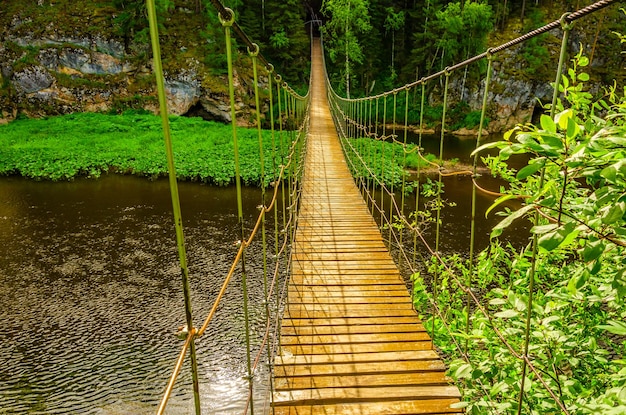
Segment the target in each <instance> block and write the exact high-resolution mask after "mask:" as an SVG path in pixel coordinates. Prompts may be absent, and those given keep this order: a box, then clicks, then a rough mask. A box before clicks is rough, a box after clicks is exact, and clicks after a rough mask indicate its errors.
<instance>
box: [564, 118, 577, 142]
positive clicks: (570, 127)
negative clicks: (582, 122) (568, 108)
mask: <svg viewBox="0 0 626 415" xmlns="http://www.w3.org/2000/svg"><path fill="white" fill-rule="evenodd" d="M579 133H580V127H579V126H578V124H577V123H576V121H575V120H574V119H573V118H570V119H569V120H567V138H568V139H570V140H571V139H573V138H574V137H576V136H577V135H578V134H579Z"/></svg>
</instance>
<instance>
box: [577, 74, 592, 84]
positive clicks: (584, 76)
mask: <svg viewBox="0 0 626 415" xmlns="http://www.w3.org/2000/svg"><path fill="white" fill-rule="evenodd" d="M578 80H579V81H581V82H587V81H588V80H589V74H588V73H585V72H581V73H579V74H578Z"/></svg>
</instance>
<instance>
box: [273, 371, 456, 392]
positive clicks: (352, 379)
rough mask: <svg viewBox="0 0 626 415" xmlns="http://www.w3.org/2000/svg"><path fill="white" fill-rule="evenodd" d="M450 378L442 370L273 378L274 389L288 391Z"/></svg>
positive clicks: (421, 382)
mask: <svg viewBox="0 0 626 415" xmlns="http://www.w3.org/2000/svg"><path fill="white" fill-rule="evenodd" d="M449 384H450V379H449V378H448V377H446V375H445V373H444V372H443V371H433V372H414V373H410V372H405V373H376V374H362V373H359V374H358V375H326V376H296V377H277V378H275V379H274V390H276V391H288V390H292V389H314V388H355V387H360V386H362V387H376V386H404V385H406V386H418V385H432V386H434V385H449Z"/></svg>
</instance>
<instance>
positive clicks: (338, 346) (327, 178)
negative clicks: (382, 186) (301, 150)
mask: <svg viewBox="0 0 626 415" xmlns="http://www.w3.org/2000/svg"><path fill="white" fill-rule="evenodd" d="M322 65H323V64H322V60H321V52H320V47H319V45H318V44H316V45H314V49H313V80H312V88H313V89H312V94H313V95H312V104H311V105H312V106H311V127H310V133H309V141H308V148H307V156H306V164H305V166H306V167H305V169H306V170H305V173H304V177H303V182H302V187H303V193H302V199H301V206H300V210H299V212H300V214H299V220H298V228H297V231H296V237H295V242H294V246H293V247H292V263H293V270H292V276H291V281H290V285H289V296H288V305H287V308H286V310H285V314H284V318H283V323H282V330H281V351H280V355H279V356H278V357H277V358H276V360H275V368H274V376H275V392H274V396H273V410H274V413H275V414H411V413H412V414H447V413H459V412H462V411H461V410H459V409H452V408H450V404H452V403H455V402H458V401H459V397H460V394H459V390H458V389H457V387H456V386H453V385H451V383H450V381H449V379H448V378H446V376H445V373H444V372H445V367H444V364H443V362H442V361H441V359H439V357H438V355H437V353H435V351H433V349H432V344H431V340H430V337H429V336H428V333H426V331H425V330H424V327H423V326H422V324H421V323H420V321H419V319H418V317H417V314H416V313H415V311H414V310H413V309H412V307H411V299H410V297H409V294H408V292H407V289H406V286H405V284H404V282H403V280H402V278H401V276H400V273H399V271H398V269H397V268H396V265H395V263H394V261H393V260H392V258H391V256H390V255H389V253H388V251H387V249H386V248H385V246H384V244H383V241H382V237H381V234H380V232H379V230H378V227H377V225H376V223H375V222H374V219H373V218H372V216H371V215H370V213H369V211H368V209H367V206H366V205H365V202H364V201H363V198H362V197H361V195H360V193H359V191H358V189H357V188H356V186H355V184H354V182H353V180H352V177H351V176H350V173H349V171H348V168H347V166H346V162H345V160H344V157H343V155H342V152H341V148H340V144H339V141H338V137H337V133H336V131H335V128H334V125H333V122H332V118H331V115H330V111H329V109H328V102H327V100H326V95H325V91H324V78H323V67H322Z"/></svg>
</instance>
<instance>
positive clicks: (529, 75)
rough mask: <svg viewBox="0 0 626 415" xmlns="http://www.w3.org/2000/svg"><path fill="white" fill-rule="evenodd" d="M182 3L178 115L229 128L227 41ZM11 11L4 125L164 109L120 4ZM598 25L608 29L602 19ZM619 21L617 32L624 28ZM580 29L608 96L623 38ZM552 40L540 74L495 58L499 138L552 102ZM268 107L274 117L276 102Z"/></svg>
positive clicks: (246, 99) (0, 85) (175, 41)
mask: <svg viewBox="0 0 626 415" xmlns="http://www.w3.org/2000/svg"><path fill="white" fill-rule="evenodd" d="M106 3H107V2H105V4H106ZM108 3H111V4H113V3H115V2H108ZM121 3H124V2H121ZM175 4H176V7H174V8H173V9H171V10H169V11H168V13H167V16H165V17H164V21H163V30H162V37H161V39H162V51H163V55H164V65H165V70H166V75H165V78H166V79H165V81H166V88H167V94H168V107H169V110H170V111H171V112H172V113H174V114H179V115H182V114H190V115H196V116H202V117H203V118H206V119H211V120H218V121H224V122H228V121H230V109H229V105H228V97H227V91H226V85H227V81H226V78H225V76H224V75H219V74H217V75H216V74H215V66H216V65H218V64H217V63H216V62H215V61H211V58H208V57H207V56H208V55H207V50H209V49H210V46H211V45H215V44H216V42H222V39H211V38H210V37H207V36H206V34H204V32H203V30H205V28H206V25H207V21H206V19H205V18H203V17H202V14H201V13H197V11H196V10H195V9H194V7H195V5H196V4H198V3H197V2H196V1H193V0H178V1H176V2H175ZM8 5H9V6H8V7H7V8H5V9H3V10H0V76H1V79H0V122H7V121H8V120H11V119H13V118H15V117H16V116H17V115H18V114H20V113H21V114H24V115H26V116H34V117H38V116H46V115H54V114H65V113H70V112H75V111H100V112H120V111H123V110H125V109H131V108H134V109H138V108H142V109H146V110H149V111H154V112H156V111H157V109H158V103H157V100H156V94H155V91H154V84H155V82H154V76H153V75H152V72H151V59H150V47H149V45H148V43H147V39H146V38H145V37H144V38H143V39H142V38H141V37H140V36H137V34H136V33H120V30H119V25H118V23H117V22H118V20H119V19H118V18H119V16H120V13H121V12H122V10H120V9H119V8H116V7H113V6H112V5H108V6H102V5H96V4H95V3H92V2H69V1H60V0H59V1H54V2H53V1H44V0H38V1H37V4H34V3H33V2H28V4H27V5H23V4H22V2H8ZM621 16H622V17H623V14H622V15H621ZM600 18H602V17H601V16H600V17H598V18H597V19H600ZM590 22H592V23H593V22H595V23H596V24H600V23H599V20H593V21H590ZM611 24H612V25H613V26H614V25H615V22H611ZM579 26H580V29H581V30H576V31H575V32H573V35H572V37H571V40H570V45H569V50H570V56H571V55H572V54H575V53H576V52H577V51H578V50H579V49H580V48H581V47H582V48H583V49H584V50H585V51H586V52H587V51H589V52H588V53H594V52H595V56H594V57H593V59H592V65H591V68H590V72H591V74H592V81H593V83H595V85H596V86H595V87H594V88H595V89H596V90H600V85H603V84H612V83H613V81H615V80H616V81H617V82H618V83H622V84H623V83H624V73H625V72H626V71H624V66H625V58H626V55H623V54H620V51H619V40H618V39H617V37H614V38H611V36H612V35H611V33H610V32H611V30H609V29H610V27H612V26H610V25H607V27H608V28H609V29H607V27H605V29H607V30H606V31H604V32H602V33H604V35H601V36H599V35H600V30H599V29H598V30H596V29H595V28H596V27H599V26H597V25H596V26H593V25H587V26H586V25H584V24H583V25H580V24H579ZM590 28H591V29H590ZM587 29H589V30H587ZM524 30H525V29H523V28H522V27H512V28H511V30H508V31H505V32H504V34H503V32H497V33H494V34H493V35H492V36H491V39H490V44H492V45H499V44H501V43H504V42H505V41H508V40H510V39H511V38H512V37H515V36H518V35H520V34H521V33H523V31H524ZM503 36H505V37H503ZM506 36H508V37H506ZM542 42H544V43H543V44H542V45H545V46H541V47H537V50H538V51H540V52H542V53H543V54H544V56H543V59H544V60H543V61H542V62H540V63H539V64H537V63H535V65H536V66H537V68H534V69H533V71H529V69H528V68H529V62H528V55H529V51H528V49H525V48H526V46H520V47H517V48H514V49H511V50H508V51H506V52H504V53H501V54H499V55H498V56H497V57H496V58H495V59H494V66H493V67H494V75H493V82H492V84H491V87H490V95H489V109H488V114H487V116H488V117H489V119H490V124H489V127H488V129H489V130H490V131H502V130H505V129H507V128H510V127H512V126H514V125H515V124H517V123H520V122H527V121H531V120H532V118H533V115H536V114H537V113H538V112H540V111H541V105H540V102H549V101H550V99H551V96H552V87H551V86H550V83H551V82H553V80H554V76H555V74H554V71H555V69H554V68H556V61H557V56H558V53H559V49H560V31H558V30H556V31H554V33H550V34H548V35H547V36H545V38H544V39H543V40H542ZM607 42H608V43H611V44H613V45H614V46H612V47H613V49H609V50H607V49H606V47H605V44H607ZM615 45H617V47H615ZM532 53H536V51H532ZM238 68H239V69H238V70H237V71H236V72H237V75H236V80H235V83H236V94H235V95H236V100H237V103H236V108H237V118H238V122H239V123H240V124H242V125H250V124H251V123H253V122H254V119H255V117H254V111H255V110H256V109H255V108H254V100H253V99H252V97H251V91H252V82H251V79H250V78H251V74H250V73H249V72H250V69H249V65H241V66H239V67H238ZM482 71H483V73H484V68H483V69H482ZM222 73H223V71H222ZM482 78H483V77H482V75H481V70H479V69H476V68H474V69H470V71H469V74H468V73H466V72H464V71H458V72H456V73H454V74H453V76H452V77H451V84H450V96H449V102H451V103H454V102H459V101H465V102H467V103H468V105H469V108H470V109H471V110H479V109H480V107H481V105H482V96H483V91H484V79H482ZM261 83H262V85H261V87H266V86H267V78H266V77H265V78H263V77H262V78H261ZM265 102H266V101H265ZM438 103H441V85H439V86H434V87H433V88H432V93H431V94H430V96H429V104H430V105H437V104H438ZM261 110H262V113H264V112H266V111H267V104H264V108H262V109H261Z"/></svg>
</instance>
